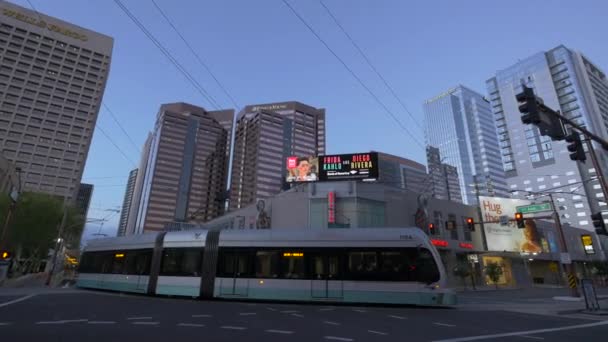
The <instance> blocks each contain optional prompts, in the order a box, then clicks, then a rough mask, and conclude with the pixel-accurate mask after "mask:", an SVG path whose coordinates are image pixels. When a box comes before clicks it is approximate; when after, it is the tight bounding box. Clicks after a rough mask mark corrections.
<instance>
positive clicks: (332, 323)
mask: <svg viewBox="0 0 608 342" xmlns="http://www.w3.org/2000/svg"><path fill="white" fill-rule="evenodd" d="M323 323H325V324H329V325H340V323H338V322H332V321H323Z"/></svg>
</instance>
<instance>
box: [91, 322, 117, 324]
mask: <svg viewBox="0 0 608 342" xmlns="http://www.w3.org/2000/svg"><path fill="white" fill-rule="evenodd" d="M88 323H89V324H116V322H114V321H89V322H88Z"/></svg>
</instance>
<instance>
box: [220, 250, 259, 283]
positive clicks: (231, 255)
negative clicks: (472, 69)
mask: <svg viewBox="0 0 608 342" xmlns="http://www.w3.org/2000/svg"><path fill="white" fill-rule="evenodd" d="M252 260H253V254H252V253H251V252H249V251H242V250H241V251H234V250H233V251H230V250H228V251H226V250H220V256H219V262H218V266H217V270H218V271H217V275H218V277H225V278H233V277H236V278H250V277H252V275H253V272H252V265H251V263H252Z"/></svg>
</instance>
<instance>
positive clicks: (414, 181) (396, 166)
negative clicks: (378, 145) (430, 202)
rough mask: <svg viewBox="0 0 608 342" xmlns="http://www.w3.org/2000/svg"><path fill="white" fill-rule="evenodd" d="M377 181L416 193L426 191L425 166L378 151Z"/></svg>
mask: <svg viewBox="0 0 608 342" xmlns="http://www.w3.org/2000/svg"><path fill="white" fill-rule="evenodd" d="M378 170H379V177H378V182H380V183H384V184H387V185H388V186H393V187H397V188H402V189H407V190H410V191H413V192H417V193H423V192H426V191H427V190H428V189H427V187H426V185H427V173H426V167H425V166H424V165H422V164H420V163H417V162H415V161H413V160H410V159H406V158H403V157H399V156H394V155H391V154H387V153H382V152H378Z"/></svg>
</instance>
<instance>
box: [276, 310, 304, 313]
mask: <svg viewBox="0 0 608 342" xmlns="http://www.w3.org/2000/svg"><path fill="white" fill-rule="evenodd" d="M296 312H300V311H298V310H285V311H281V313H296Z"/></svg>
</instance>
